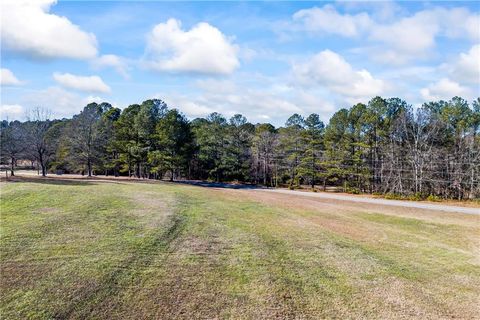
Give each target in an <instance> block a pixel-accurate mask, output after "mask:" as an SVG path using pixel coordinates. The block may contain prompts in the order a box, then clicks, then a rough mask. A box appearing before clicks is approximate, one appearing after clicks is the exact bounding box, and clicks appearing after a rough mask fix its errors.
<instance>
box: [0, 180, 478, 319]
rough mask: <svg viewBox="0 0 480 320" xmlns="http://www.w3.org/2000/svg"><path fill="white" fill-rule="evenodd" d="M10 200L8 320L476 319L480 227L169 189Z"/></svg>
mask: <svg viewBox="0 0 480 320" xmlns="http://www.w3.org/2000/svg"><path fill="white" fill-rule="evenodd" d="M1 190H2V191H1V200H2V201H1V225H0V231H1V241H0V250H1V256H0V258H1V271H2V272H1V289H2V294H1V300H0V308H1V309H0V316H1V318H3V319H67V318H76V319H85V318H91V319H141V318H182V319H192V318H201V319H210V318H235V319H245V318H246V319H259V318H265V319H272V318H281V319H285V318H297V319H309V318H312V319H314V318H315V319H318V318H377V319H386V318H422V319H425V318H432V319H433V318H435V319H439V318H452V317H455V318H475V317H480V313H479V310H478V307H477V304H476V303H477V302H478V301H477V300H478V298H479V290H480V268H479V260H480V258H479V255H478V254H479V251H478V248H479V241H478V240H479V239H478V234H479V231H480V227H479V220H478V219H477V218H476V217H472V216H463V215H462V216H461V217H452V216H451V215H448V214H445V218H443V217H430V216H420V215H421V213H419V217H418V218H417V217H415V216H406V215H403V213H395V214H394V213H386V212H364V211H362V212H360V211H358V212H351V210H350V211H349V210H345V211H342V210H340V209H337V210H333V211H332V210H330V209H325V208H322V206H321V203H319V208H318V210H317V209H312V208H306V207H302V206H301V205H299V206H294V205H291V206H288V207H287V206H282V205H280V204H277V203H276V201H275V199H273V200H271V201H263V202H261V201H260V200H259V199H257V198H255V197H254V196H252V195H251V193H245V192H243V191H236V190H228V191H218V190H214V189H205V188H200V187H192V186H186V185H176V184H166V183H133V182H126V181H121V182H115V183H113V182H88V181H78V182H74V181H54V180H47V181H44V182H42V181H41V180H39V181H30V182H12V183H7V184H5V183H3V184H2V185H1ZM278 197H281V195H279V196H278ZM438 215H442V213H438Z"/></svg>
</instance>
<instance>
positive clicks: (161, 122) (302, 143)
mask: <svg viewBox="0 0 480 320" xmlns="http://www.w3.org/2000/svg"><path fill="white" fill-rule="evenodd" d="M49 118H50V117H49V113H48V111H47V110H45V109H41V108H37V109H35V110H33V112H32V113H31V114H30V115H29V118H28V120H27V121H25V122H19V121H13V122H8V121H2V123H1V151H2V152H1V156H2V159H1V160H2V164H4V165H6V164H8V165H9V167H10V171H11V175H14V170H15V165H16V163H17V161H19V160H23V161H25V160H28V161H31V162H32V164H35V165H36V166H38V169H39V172H40V173H41V174H43V175H46V174H47V173H48V172H53V173H55V172H65V173H82V174H85V175H89V176H90V175H94V174H105V175H113V176H119V175H128V176H131V177H138V178H148V179H164V178H166V179H171V180H174V179H183V178H188V179H210V180H216V181H239V182H244V183H254V184H262V185H267V186H274V187H276V186H289V187H290V188H295V187H297V186H299V185H309V186H311V187H312V188H315V187H316V186H317V185H318V186H320V187H321V188H326V186H338V187H340V188H343V190H344V191H346V192H352V193H363V192H368V193H381V194H389V195H391V196H407V197H411V198H413V199H422V198H427V197H429V198H430V199H435V198H436V197H441V198H454V199H472V198H478V197H480V136H479V133H480V98H477V99H476V100H475V101H473V102H472V103H471V104H469V103H468V102H467V101H466V100H464V99H462V98H460V97H454V98H452V99H451V100H450V101H438V102H429V103H425V104H423V105H422V106H421V107H420V108H413V107H412V106H411V105H409V104H408V103H407V102H405V101H403V100H401V99H398V98H390V99H383V98H381V97H375V98H373V99H372V100H371V101H370V102H369V103H368V104H366V105H365V104H362V103H359V104H356V105H354V106H352V107H351V108H350V109H341V110H339V111H337V112H336V113H335V114H334V115H333V116H332V118H331V119H330V121H329V123H328V125H325V124H324V123H323V122H322V121H321V120H320V117H319V115H318V114H311V115H309V116H308V117H306V118H304V117H302V116H301V115H298V114H294V115H292V116H291V117H290V118H289V119H288V120H287V121H286V123H285V125H284V126H283V127H280V128H275V127H274V126H273V125H271V124H269V123H259V124H255V125H254V124H252V123H249V122H248V121H247V119H246V118H245V117H244V116H242V115H239V114H238V115H235V116H233V117H232V118H231V119H229V120H227V119H226V118H225V117H223V116H222V115H221V114H218V113H212V114H210V115H209V116H207V117H206V118H197V119H194V120H192V121H189V120H188V119H187V118H186V117H185V116H184V115H183V114H182V113H181V112H180V111H179V110H177V109H168V107H167V105H166V104H165V102H163V101H162V100H158V99H153V100H147V101H144V102H143V103H142V104H133V105H130V106H128V107H127V108H125V109H124V110H120V109H118V108H114V107H112V105H110V104H109V103H101V104H97V103H91V104H89V105H87V106H86V107H85V108H84V109H83V111H82V112H80V113H79V114H77V115H75V116H73V117H72V118H71V119H62V120H49Z"/></svg>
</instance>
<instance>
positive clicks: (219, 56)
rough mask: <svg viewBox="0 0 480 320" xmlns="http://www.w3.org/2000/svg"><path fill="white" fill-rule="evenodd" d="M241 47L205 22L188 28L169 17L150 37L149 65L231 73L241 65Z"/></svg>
mask: <svg viewBox="0 0 480 320" xmlns="http://www.w3.org/2000/svg"><path fill="white" fill-rule="evenodd" d="M237 53H238V46H237V45H235V44H233V43H232V41H231V39H229V38H227V37H226V36H225V35H224V34H223V33H222V32H221V31H220V30H218V29H217V28H215V27H213V26H211V25H209V24H208V23H205V22H202V23H199V24H197V25H195V26H193V27H192V29H190V30H188V31H184V30H182V29H181V22H180V21H178V20H175V19H169V20H168V21H167V22H166V23H160V24H157V25H156V26H155V27H154V28H153V30H152V31H151V32H150V34H149V35H148V37H147V48H146V58H147V61H146V66H147V67H149V68H152V69H154V70H157V71H171V72H196V73H210V74H229V73H232V72H233V71H234V70H235V69H236V68H238V66H239V65H240V63H239V61H238V57H237Z"/></svg>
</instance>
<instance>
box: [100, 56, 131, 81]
mask: <svg viewBox="0 0 480 320" xmlns="http://www.w3.org/2000/svg"><path fill="white" fill-rule="evenodd" d="M91 64H92V66H93V67H94V68H95V69H103V68H113V69H114V70H115V71H116V72H118V74H120V75H121V76H122V77H123V78H125V79H128V78H129V74H128V72H127V69H128V65H127V61H126V60H125V59H124V58H122V57H119V56H117V55H114V54H104V55H101V56H100V57H98V58H95V59H93V60H92V62H91Z"/></svg>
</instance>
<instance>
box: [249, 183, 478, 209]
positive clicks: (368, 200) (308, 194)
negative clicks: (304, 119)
mask: <svg viewBox="0 0 480 320" xmlns="http://www.w3.org/2000/svg"><path fill="white" fill-rule="evenodd" d="M255 191H256V192H272V193H281V194H288V195H295V196H298V197H310V198H322V199H332V200H340V201H350V202H361V203H370V204H376V205H384V206H396V207H407V208H416V209H427V210H435V211H446V212H457V213H465V214H476V215H480V208H468V207H459V206H451V205H443V204H431V203H421V202H417V201H402V200H387V199H376V198H366V197H359V196H348V195H339V194H331V193H320V192H317V193H314V192H299V191H294V190H284V189H257V190H255Z"/></svg>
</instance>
